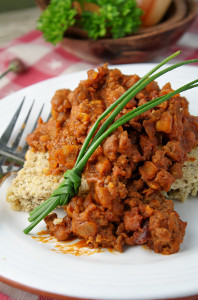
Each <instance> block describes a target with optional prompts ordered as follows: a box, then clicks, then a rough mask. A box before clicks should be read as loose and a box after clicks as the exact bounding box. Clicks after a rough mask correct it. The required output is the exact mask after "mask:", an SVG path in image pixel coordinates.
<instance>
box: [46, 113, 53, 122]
mask: <svg viewBox="0 0 198 300" xmlns="http://www.w3.org/2000/svg"><path fill="white" fill-rule="evenodd" d="M51 116H52V114H51V111H50V113H49V115H48V117H47V120H46V122H48V121H49V119H50V118H51Z"/></svg>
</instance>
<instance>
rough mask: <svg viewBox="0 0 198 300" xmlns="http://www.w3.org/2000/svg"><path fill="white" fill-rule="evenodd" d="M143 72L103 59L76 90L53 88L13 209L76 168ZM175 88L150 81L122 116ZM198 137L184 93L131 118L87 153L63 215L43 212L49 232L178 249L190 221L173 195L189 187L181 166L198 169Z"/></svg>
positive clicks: (11, 198) (41, 196)
mask: <svg viewBox="0 0 198 300" xmlns="http://www.w3.org/2000/svg"><path fill="white" fill-rule="evenodd" d="M139 79H140V78H139V77H138V76H137V75H123V74H122V73H121V71H120V70H118V69H108V66H107V65H104V66H102V67H99V68H98V71H95V70H90V71H88V78H87V79H86V80H84V81H81V82H80V84H79V85H78V87H77V88H76V89H75V90H74V91H70V90H68V89H62V90H58V91H56V93H55V95H54V96H53V98H52V101H51V104H52V110H51V112H52V118H51V119H50V120H49V121H48V122H47V123H43V122H42V120H41V119H40V120H39V123H38V127H37V128H36V129H35V131H34V132H33V133H31V134H29V135H28V137H27V142H28V144H29V146H30V150H28V153H27V161H26V164H25V166H24V168H23V169H22V170H21V171H20V172H19V174H18V176H17V178H16V179H15V181H14V182H13V184H12V186H11V187H10V189H9V190H8V194H7V201H8V202H9V203H11V205H12V207H13V208H14V209H18V210H20V209H23V210H26V211H27V210H31V209H32V208H34V207H36V206H37V205H38V204H39V203H40V202H41V201H43V200H45V199H46V198H48V197H49V195H50V193H51V192H52V190H53V189H54V188H56V186H57V185H58V184H59V183H60V182H61V180H62V174H63V173H64V172H65V171H67V170H68V169H72V168H73V166H74V164H75V161H76V159H77V156H78V153H79V151H80V148H81V146H82V144H83V142H84V140H85V138H86V136H87V134H88V132H89V131H90V128H91V127H92V126H93V124H94V123H95V121H96V120H97V118H98V116H99V115H101V114H102V113H103V112H104V111H105V110H106V108H107V107H109V105H111V104H112V103H113V102H115V101H116V100H117V99H118V98H119V97H120V96H121V95H122V94H123V93H125V92H126V91H127V90H128V89H129V88H130V87H131V86H133V85H134V84H135V83H136V82H137V81H138V80H139ZM171 91H172V88H171V85H170V83H167V84H166V85H164V86H163V87H162V88H159V86H158V84H157V82H155V81H153V82H151V83H150V84H148V85H147V86H146V87H145V88H144V89H143V90H141V92H139V93H138V94H137V95H136V96H135V97H134V98H132V99H131V100H130V101H129V103H128V104H127V105H126V106H125V108H124V109H123V110H122V111H121V112H120V114H119V115H118V116H117V118H120V117H121V116H123V115H124V114H126V113H127V112H129V111H131V110H133V109H134V108H136V107H138V106H140V105H142V104H144V103H147V102H148V101H150V100H152V99H154V98H156V97H160V96H163V95H166V94H167V93H169V92H171ZM197 144H198V117H195V116H192V115H190V113H189V111H188V101H187V100H186V98H185V97H181V96H180V95H179V94H177V95H175V96H174V97H172V98H171V99H170V100H167V101H166V102H164V103H162V104H160V105H158V106H156V107H154V108H153V109H150V110H148V111H146V112H144V113H143V114H141V115H140V116H137V117H135V118H134V119H132V120H130V121H128V122H127V123H125V124H124V125H122V126H120V127H119V128H118V129H116V130H115V131H114V132H113V133H112V134H111V135H109V137H107V138H106V139H105V140H104V141H103V142H102V144H101V145H100V146H99V147H98V148H97V150H96V151H95V152H94V153H93V155H92V156H91V157H90V159H89V160H88V162H87V164H86V166H85V168H84V171H83V174H82V182H81V187H80V191H79V193H78V195H76V196H74V197H73V198H72V199H71V201H70V203H69V204H68V205H67V206H65V207H64V209H65V212H66V216H65V217H64V218H63V219H59V218H58V217H57V214H56V213H52V214H49V215H48V216H47V217H46V218H45V222H46V226H47V229H48V230H49V233H50V234H51V235H53V236H55V237H56V238H57V239H58V240H70V239H72V238H74V237H79V238H83V239H85V240H86V242H87V244H88V245H89V246H92V247H100V246H102V247H111V248H113V249H115V250H117V251H120V252H122V251H123V250H124V247H125V245H130V246H133V245H143V244H146V245H147V246H148V247H149V248H150V249H152V250H154V251H155V252H157V253H162V254H172V253H175V252H177V251H178V250H179V248H180V244H181V243H182V242H183V238H184V234H185V227H186V225H187V223H186V222H184V221H182V220H181V219H180V216H179V215H178V213H177V212H176V211H175V210H174V203H173V201H172V200H170V199H169V197H171V195H173V194H174V193H176V194H175V195H174V198H179V200H181V201H183V200H184V197H183V196H179V192H180V194H184V193H182V192H181V188H184V187H183V185H181V182H182V178H183V172H187V171H188V170H189V168H190V167H191V169H192V170H194V166H196V164H197V162H196V158H197V156H198V155H197V152H198V150H197V149H196V147H197ZM191 153H193V154H192V155H191ZM185 168H186V169H187V171H186V170H185ZM192 174H193V171H192V172H191V175H192ZM27 175H29V177H28V176H27ZM32 175H33V177H32ZM25 176H26V180H24V177H25ZM196 179H197V178H196ZM197 181H198V179H197V180H195V181H194V187H192V188H191V187H189V185H187V186H188V192H187V193H186V196H187V195H188V194H189V193H191V192H193V193H194V194H195V193H196V192H197V185H198V184H197ZM42 182H43V185H42ZM46 183H48V185H47V186H48V188H47V189H46V188H45V187H46ZM24 184H25V185H24ZM174 184H176V187H175V188H174V189H172V186H174ZM196 184H197V185H196ZM38 186H40V188H38ZM24 187H25V188H24ZM28 187H29V188H28ZM193 188H194V189H193ZM32 191H33V192H32ZM31 193H32V194H31ZM171 193H172V194H171ZM31 195H32V196H31ZM167 195H168V198H167ZM177 195H178V196H177ZM182 197H183V198H182Z"/></svg>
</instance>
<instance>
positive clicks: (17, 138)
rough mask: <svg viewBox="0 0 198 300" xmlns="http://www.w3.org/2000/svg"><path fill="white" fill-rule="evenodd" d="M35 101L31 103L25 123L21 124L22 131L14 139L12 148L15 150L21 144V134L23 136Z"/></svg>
mask: <svg viewBox="0 0 198 300" xmlns="http://www.w3.org/2000/svg"><path fill="white" fill-rule="evenodd" d="M34 102H35V100H34V101H33V102H32V105H31V107H30V109H29V111H28V113H27V116H26V118H25V120H24V123H23V125H22V126H21V129H20V131H19V133H18V135H17V137H16V138H15V141H14V143H13V145H12V149H13V150H15V149H16V148H17V147H18V145H19V142H20V139H21V136H22V134H23V131H24V129H25V126H26V123H27V121H28V119H29V116H30V113H31V111H32V108H33V105H34Z"/></svg>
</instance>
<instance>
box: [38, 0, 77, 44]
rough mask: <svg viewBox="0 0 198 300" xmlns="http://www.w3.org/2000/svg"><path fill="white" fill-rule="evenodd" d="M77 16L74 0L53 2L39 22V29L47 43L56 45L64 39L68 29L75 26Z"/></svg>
mask: <svg viewBox="0 0 198 300" xmlns="http://www.w3.org/2000/svg"><path fill="white" fill-rule="evenodd" d="M76 14H77V11H76V9H75V8H73V7H72V0H51V1H50V4H49V5H48V7H47V8H46V10H44V11H43V13H42V15H41V16H40V18H39V20H38V22H37V29H39V30H41V31H42V32H43V37H44V38H45V40H46V41H48V42H50V43H52V44H54V45H55V44H57V43H58V42H60V41H61V40H62V39H63V36H64V32H65V31H66V30H67V28H68V27H69V26H73V25H74V23H75V22H76V20H75V16H76Z"/></svg>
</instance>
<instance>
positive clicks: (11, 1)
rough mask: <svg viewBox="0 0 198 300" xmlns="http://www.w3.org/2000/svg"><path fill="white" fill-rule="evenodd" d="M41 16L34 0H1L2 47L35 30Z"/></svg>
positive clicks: (0, 43)
mask: <svg viewBox="0 0 198 300" xmlns="http://www.w3.org/2000/svg"><path fill="white" fill-rule="evenodd" d="M39 15H40V10H39V9H38V8H37V6H36V2H35V1H34V0H17V1H16V0H1V1H0V46H2V45H4V44H5V43H7V42H9V41H11V40H12V39H13V38H16V37H19V36H21V35H23V34H24V33H26V32H28V31H30V30H32V29H35V26H36V25H35V24H36V20H37V19H38V16H39Z"/></svg>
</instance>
